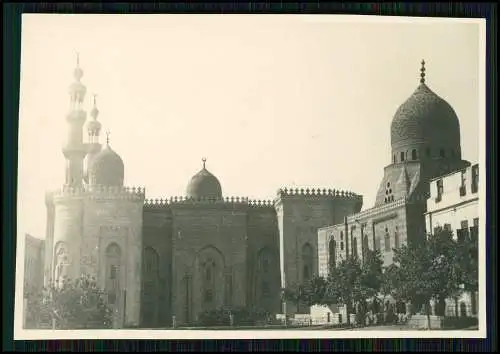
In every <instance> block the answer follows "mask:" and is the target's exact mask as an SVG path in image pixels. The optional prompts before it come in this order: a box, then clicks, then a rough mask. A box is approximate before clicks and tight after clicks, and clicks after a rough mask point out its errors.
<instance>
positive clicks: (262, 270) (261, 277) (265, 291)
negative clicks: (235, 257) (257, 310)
mask: <svg viewBox="0 0 500 354" xmlns="http://www.w3.org/2000/svg"><path fill="white" fill-rule="evenodd" d="M274 260H275V254H274V252H272V251H271V250H270V249H269V248H267V247H264V248H262V249H261V250H260V251H259V253H258V255H257V269H256V280H255V281H256V284H257V286H256V290H255V291H256V298H257V299H261V300H262V301H264V302H266V301H267V300H268V298H269V296H270V295H271V293H272V290H271V289H275V287H274V284H273V280H274V279H275V278H274V276H275V274H274V273H273V272H272V269H273V264H275V262H274Z"/></svg>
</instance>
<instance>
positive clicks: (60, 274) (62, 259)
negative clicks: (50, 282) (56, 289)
mask: <svg viewBox="0 0 500 354" xmlns="http://www.w3.org/2000/svg"><path fill="white" fill-rule="evenodd" d="M55 254H56V257H55V269H54V271H55V274H54V281H55V283H56V284H57V285H58V286H62V284H63V281H64V278H65V277H66V276H67V275H68V274H67V271H68V267H69V257H68V251H67V249H66V245H65V244H64V243H62V242H60V243H58V244H57V245H56V249H55Z"/></svg>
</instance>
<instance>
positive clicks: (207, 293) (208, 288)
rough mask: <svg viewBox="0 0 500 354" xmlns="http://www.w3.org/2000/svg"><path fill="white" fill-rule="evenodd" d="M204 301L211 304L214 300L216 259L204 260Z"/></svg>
mask: <svg viewBox="0 0 500 354" xmlns="http://www.w3.org/2000/svg"><path fill="white" fill-rule="evenodd" d="M202 267H203V272H202V274H203V302H204V304H205V305H210V304H212V302H213V301H214V292H215V289H214V288H215V267H216V264H215V261H214V260H213V259H211V258H208V259H206V260H205V262H203V264H202Z"/></svg>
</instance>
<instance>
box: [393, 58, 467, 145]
mask: <svg viewBox="0 0 500 354" xmlns="http://www.w3.org/2000/svg"><path fill="white" fill-rule="evenodd" d="M422 64H424V63H422ZM424 71H425V68H424V67H422V78H421V80H420V85H419V86H418V87H417V89H416V90H415V91H414V92H413V94H412V95H411V96H410V97H409V98H408V99H407V100H406V101H405V102H404V103H403V104H402V105H401V106H400V107H399V108H398V110H397V111H396V114H395V115H394V118H393V120H392V123H391V147H392V150H393V152H394V153H396V152H400V151H405V150H407V149H413V148H417V149H418V147H421V146H425V147H426V148H429V149H431V150H433V151H435V150H437V151H439V150H444V151H448V152H450V151H454V152H455V153H457V154H459V152H460V125H459V121H458V117H457V115H456V113H455V111H454V110H453V108H452V107H451V106H450V104H449V103H448V102H446V101H445V100H444V99H442V98H441V97H439V96H438V95H437V94H436V93H434V92H433V91H432V90H431V89H430V88H429V87H428V86H427V85H426V84H425V74H424Z"/></svg>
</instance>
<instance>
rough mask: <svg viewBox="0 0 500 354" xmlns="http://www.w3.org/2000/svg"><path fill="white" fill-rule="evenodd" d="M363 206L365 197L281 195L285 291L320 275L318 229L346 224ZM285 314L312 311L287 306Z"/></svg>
mask: <svg viewBox="0 0 500 354" xmlns="http://www.w3.org/2000/svg"><path fill="white" fill-rule="evenodd" d="M362 204H363V199H362V197H361V196H359V195H356V194H354V193H351V192H344V191H335V190H326V189H309V188H307V189H292V190H289V189H286V188H285V189H283V190H279V191H278V195H277V197H276V199H275V201H274V205H275V208H276V213H277V219H278V228H279V234H280V235H279V238H280V240H279V244H280V246H279V248H280V261H281V264H280V269H281V285H282V288H285V287H288V286H290V285H292V284H294V283H295V284H301V283H304V282H305V281H306V280H308V279H310V278H312V277H313V276H314V275H317V274H318V259H317V258H318V237H317V231H318V229H319V228H322V227H325V226H327V225H332V224H338V223H341V222H343V220H344V218H345V217H346V216H347V215H350V214H353V213H357V212H359V211H360V210H361V206H362ZM283 310H284V311H285V309H283ZM286 312H287V313H288V314H293V313H309V308H308V307H307V306H295V305H293V304H291V303H287V304H286Z"/></svg>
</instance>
